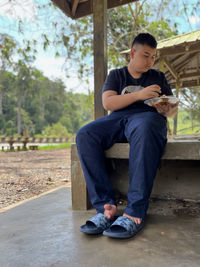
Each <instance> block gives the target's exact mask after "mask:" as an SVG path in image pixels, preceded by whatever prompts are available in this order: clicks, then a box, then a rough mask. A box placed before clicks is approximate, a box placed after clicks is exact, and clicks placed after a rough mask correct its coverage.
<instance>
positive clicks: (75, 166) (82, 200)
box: [71, 144, 91, 210]
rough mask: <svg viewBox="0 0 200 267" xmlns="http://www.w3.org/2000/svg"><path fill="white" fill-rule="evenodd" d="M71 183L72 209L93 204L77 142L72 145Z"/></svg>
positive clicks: (84, 208)
mask: <svg viewBox="0 0 200 267" xmlns="http://www.w3.org/2000/svg"><path fill="white" fill-rule="evenodd" d="M71 184H72V187H71V190H72V209H73V210H87V209H88V208H89V207H91V204H90V201H89V198H88V193H87V188H86V184H85V179H84V175H83V171H82V168H81V164H80V161H79V157H78V152H77V148H76V145H75V144H73V145H72V146H71Z"/></svg>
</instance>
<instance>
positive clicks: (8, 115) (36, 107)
mask: <svg viewBox="0 0 200 267" xmlns="http://www.w3.org/2000/svg"><path fill="white" fill-rule="evenodd" d="M24 68H25V69H23V70H22V73H20V75H21V76H19V75H18V76H16V74H13V73H10V72H7V71H0V78H1V79H0V85H1V88H2V90H1V93H2V96H3V97H2V102H1V103H2V112H1V114H0V134H1V135H8V136H10V135H14V134H16V133H17V114H18V95H19V90H22V89H23V87H22V86H26V88H25V89H24V92H23V94H22V95H23V97H22V100H23V101H22V102H21V133H22V132H24V131H27V132H28V133H29V135H31V136H33V135H37V134H41V133H42V134H45V135H46V136H47V135H48V136H49V135H50V136H53V137H70V136H71V135H74V134H75V133H76V132H77V130H78V129H79V128H80V127H81V126H82V125H84V124H86V123H87V122H89V121H91V120H92V119H93V93H89V94H88V95H85V94H74V93H73V92H71V91H70V92H67V91H66V90H65V86H64V84H63V82H62V81H61V80H56V81H52V80H50V79H49V78H47V77H45V76H44V75H43V74H42V73H41V72H40V71H38V70H37V69H33V68H31V69H27V68H26V67H25V66H24ZM20 79H21V80H23V81H24V84H22V85H21V83H20V82H19V81H20Z"/></svg>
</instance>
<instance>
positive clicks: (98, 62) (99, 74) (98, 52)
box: [93, 0, 107, 119]
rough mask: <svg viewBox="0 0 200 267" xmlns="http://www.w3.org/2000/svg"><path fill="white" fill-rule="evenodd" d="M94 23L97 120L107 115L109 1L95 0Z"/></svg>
mask: <svg viewBox="0 0 200 267" xmlns="http://www.w3.org/2000/svg"><path fill="white" fill-rule="evenodd" d="M93 12H94V15H93V23H94V109H95V110H94V111H95V114H94V115H95V116H94V117H95V119H97V118H100V117H103V116H104V115H106V112H105V110H104V109H103V106H102V99H101V98H102V88H103V84H104V81H105V78H106V76H107V0H101V1H99V0H93Z"/></svg>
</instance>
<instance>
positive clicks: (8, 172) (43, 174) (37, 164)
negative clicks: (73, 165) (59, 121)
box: [0, 149, 71, 209]
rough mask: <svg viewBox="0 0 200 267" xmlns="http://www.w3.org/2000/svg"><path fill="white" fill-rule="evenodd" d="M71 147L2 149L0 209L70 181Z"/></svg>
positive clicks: (0, 158) (0, 159) (0, 160)
mask: <svg viewBox="0 0 200 267" xmlns="http://www.w3.org/2000/svg"><path fill="white" fill-rule="evenodd" d="M70 151H71V150H70V149H52V150H38V151H20V152H0V209H1V208H4V207H6V206H9V205H11V204H15V203H17V202H19V201H22V200H25V199H28V198H31V197H33V196H36V195H39V194H41V193H43V192H45V191H49V190H51V189H53V188H56V187H59V186H62V185H63V186H64V185H67V184H69V182H70Z"/></svg>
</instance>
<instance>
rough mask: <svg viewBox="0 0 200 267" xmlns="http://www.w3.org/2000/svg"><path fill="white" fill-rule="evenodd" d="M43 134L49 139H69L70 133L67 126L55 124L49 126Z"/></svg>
mask: <svg viewBox="0 0 200 267" xmlns="http://www.w3.org/2000/svg"><path fill="white" fill-rule="evenodd" d="M42 134H43V135H44V136H48V137H65V138H69V133H68V131H67V129H66V128H65V126H63V125H62V124H61V123H60V122H57V123H53V124H52V126H47V127H46V128H45V129H44V130H43V131H42Z"/></svg>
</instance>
